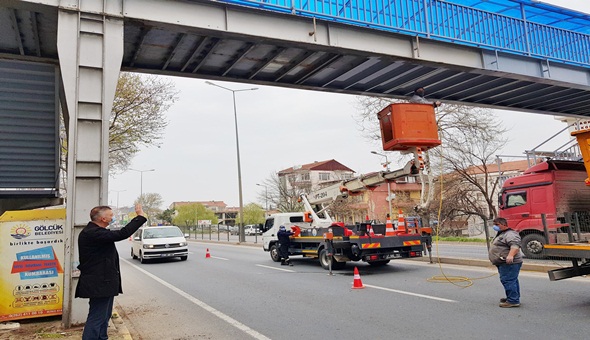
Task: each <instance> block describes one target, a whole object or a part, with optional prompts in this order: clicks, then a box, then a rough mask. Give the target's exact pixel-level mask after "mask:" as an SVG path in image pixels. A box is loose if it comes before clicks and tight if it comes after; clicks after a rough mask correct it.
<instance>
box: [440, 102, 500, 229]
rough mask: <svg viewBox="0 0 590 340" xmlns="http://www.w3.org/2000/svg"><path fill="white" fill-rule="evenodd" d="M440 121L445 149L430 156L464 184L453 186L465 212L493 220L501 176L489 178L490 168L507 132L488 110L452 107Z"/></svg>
mask: <svg viewBox="0 0 590 340" xmlns="http://www.w3.org/2000/svg"><path fill="white" fill-rule="evenodd" d="M439 121H440V123H439V124H440V125H439V126H440V127H441V132H440V133H441V139H442V140H443V145H442V147H440V148H435V149H433V150H432V151H433V152H432V153H431V154H434V155H435V156H436V157H441V158H442V164H443V165H442V167H441V169H440V170H441V171H442V172H444V173H453V174H457V175H458V176H459V178H460V179H461V181H462V182H464V183H463V185H459V186H457V185H455V186H450V187H451V188H452V189H453V190H461V193H462V194H458V195H456V196H455V197H458V198H459V197H460V199H461V200H462V203H463V204H464V208H463V210H464V212H465V213H470V214H472V215H477V216H480V217H482V218H486V217H487V218H488V219H493V218H494V217H496V215H497V210H496V207H495V206H494V201H495V200H496V193H497V190H498V180H499V176H495V177H492V176H490V166H494V165H493V164H494V160H495V155H496V154H498V152H499V151H500V150H501V149H502V148H503V147H504V145H506V142H507V139H506V138H505V137H504V134H505V132H506V128H504V127H503V125H502V123H501V122H500V121H499V120H498V118H497V117H496V116H494V115H493V114H492V113H491V112H490V110H489V109H481V108H468V107H465V106H453V107H450V108H449V109H448V110H446V111H445V113H444V116H442V117H441V119H439ZM494 168H495V166H494ZM494 171H495V169H494ZM463 196H468V198H469V199H468V200H467V198H465V197H463ZM482 205H483V206H482Z"/></svg>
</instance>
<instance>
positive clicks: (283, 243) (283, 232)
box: [277, 225, 293, 266]
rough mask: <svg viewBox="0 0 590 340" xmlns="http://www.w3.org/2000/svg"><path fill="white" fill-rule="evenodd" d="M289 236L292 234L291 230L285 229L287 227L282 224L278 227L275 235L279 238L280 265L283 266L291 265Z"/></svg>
mask: <svg viewBox="0 0 590 340" xmlns="http://www.w3.org/2000/svg"><path fill="white" fill-rule="evenodd" d="M291 236H293V232H292V231H291V230H289V231H287V228H285V226H284V225H282V226H280V227H279V232H278V233H277V237H278V239H279V256H280V257H281V265H283V266H287V265H289V266H292V265H293V264H292V263H291V261H290V260H289V243H291Z"/></svg>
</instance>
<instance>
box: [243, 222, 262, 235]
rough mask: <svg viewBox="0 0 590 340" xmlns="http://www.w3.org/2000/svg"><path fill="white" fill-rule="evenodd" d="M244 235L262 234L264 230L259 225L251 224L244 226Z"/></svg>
mask: <svg viewBox="0 0 590 340" xmlns="http://www.w3.org/2000/svg"><path fill="white" fill-rule="evenodd" d="M244 235H246V236H251V235H262V231H261V230H260V228H258V226H256V225H252V224H249V225H247V226H244Z"/></svg>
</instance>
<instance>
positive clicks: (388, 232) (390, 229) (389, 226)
mask: <svg viewBox="0 0 590 340" xmlns="http://www.w3.org/2000/svg"><path fill="white" fill-rule="evenodd" d="M385 235H386V236H393V235H395V229H393V223H391V218H389V215H388V217H387V222H385Z"/></svg>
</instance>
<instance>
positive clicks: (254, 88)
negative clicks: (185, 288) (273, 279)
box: [205, 81, 258, 242]
mask: <svg viewBox="0 0 590 340" xmlns="http://www.w3.org/2000/svg"><path fill="white" fill-rule="evenodd" d="M205 84H207V85H212V86H216V87H219V88H221V89H224V90H227V91H231V93H232V97H233V102H234V123H235V127H236V155H237V159H238V192H239V195H240V241H239V242H246V235H244V201H243V200H242V168H241V166H240V139H239V137H238V112H237V109H236V92H243V91H254V90H258V88H257V87H253V88H249V89H241V90H232V89H228V88H227V87H224V86H221V85H217V84H214V83H212V82H210V81H206V82H205Z"/></svg>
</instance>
